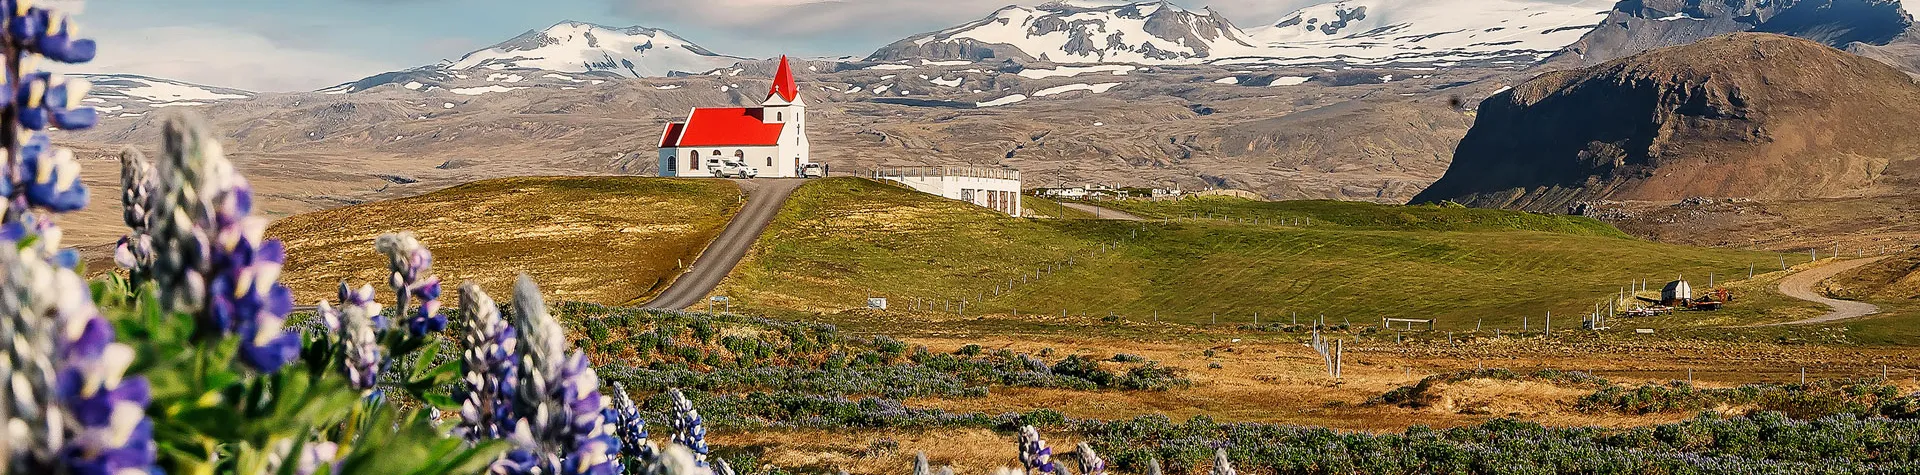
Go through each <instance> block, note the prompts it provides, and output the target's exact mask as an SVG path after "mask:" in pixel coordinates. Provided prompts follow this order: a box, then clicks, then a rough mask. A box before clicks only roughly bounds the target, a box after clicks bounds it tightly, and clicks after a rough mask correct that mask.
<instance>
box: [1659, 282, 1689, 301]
mask: <svg viewBox="0 0 1920 475" xmlns="http://www.w3.org/2000/svg"><path fill="white" fill-rule="evenodd" d="M1692 301H1693V286H1692V285H1689V284H1687V280H1686V279H1680V280H1675V281H1673V282H1668V283H1667V286H1666V287H1661V288H1660V305H1666V306H1669V307H1673V306H1685V305H1687V303H1689V302H1692Z"/></svg>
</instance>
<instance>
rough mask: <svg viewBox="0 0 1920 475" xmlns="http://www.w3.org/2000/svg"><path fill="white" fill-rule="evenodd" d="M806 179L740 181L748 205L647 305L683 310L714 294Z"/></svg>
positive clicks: (648, 306)
mask: <svg viewBox="0 0 1920 475" xmlns="http://www.w3.org/2000/svg"><path fill="white" fill-rule="evenodd" d="M803 183H806V180H795V179H755V180H746V181H741V182H740V189H741V190H744V191H746V192H747V204H746V206H743V207H741V208H740V214H737V215H734V217H733V221H732V222H729V223H727V228H726V229H725V230H722V231H720V236H719V237H715V238H713V243H711V244H708V245H707V250H706V251H705V252H702V253H700V258H699V259H698V260H695V261H693V268H692V269H691V270H689V271H687V273H685V274H681V275H680V278H678V279H675V280H674V281H673V284H672V285H671V286H668V287H667V290H666V291H665V292H661V293H660V296H658V297H654V299H653V301H651V302H647V304H646V305H644V307H646V308H659V309H668V310H680V309H684V308H687V307H691V306H694V304H698V303H700V301H701V300H703V299H705V298H706V297H707V294H709V293H712V292H713V289H714V288H715V287H718V286H720V281H721V280H722V279H725V278H727V274H730V273H732V272H733V267H734V266H737V265H739V264H740V259H742V258H744V257H746V255H747V251H748V250H749V249H753V243H754V241H758V240H760V233H762V232H765V231H766V230H767V224H769V223H772V222H773V217H774V216H776V215H778V214H780V206H781V205H782V204H785V203H786V202H787V197H788V196H791V195H792V194H793V190H794V189H795V188H799V187H800V185H801V184H803Z"/></svg>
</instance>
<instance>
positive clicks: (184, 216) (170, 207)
mask: <svg viewBox="0 0 1920 475" xmlns="http://www.w3.org/2000/svg"><path fill="white" fill-rule="evenodd" d="M161 135H162V136H163V138H164V142H165V147H163V148H164V149H165V152H166V154H165V158H164V159H163V160H160V161H159V162H158V163H157V169H156V170H155V175H156V180H155V182H156V183H158V184H159V189H158V190H155V191H156V195H155V196H156V199H155V200H154V209H153V210H152V211H151V212H150V216H151V222H150V223H149V227H148V228H149V232H150V233H151V234H152V236H153V251H154V263H153V272H152V274H153V278H154V283H155V284H156V287H157V288H158V291H159V293H160V299H161V302H162V303H163V304H165V305H166V306H167V308H168V309H170V310H173V311H179V312H186V313H191V314H194V315H195V316H197V317H198V318H197V320H198V321H197V323H198V328H197V329H196V331H197V333H199V338H200V339H202V340H216V339H219V338H224V337H227V336H236V335H237V336H238V337H239V338H240V342H241V345H240V361H241V362H242V363H244V364H246V365H247V366H248V367H251V368H253V369H255V370H257V371H260V372H263V373H271V372H275V371H278V370H279V369H280V368H281V367H283V366H285V365H286V364H287V363H288V362H290V361H292V360H293V359H294V358H295V357H296V356H297V355H298V353H299V351H300V343H301V342H300V337H299V335H298V334H296V333H294V332H290V331H287V329H286V328H285V325H286V317H287V314H288V313H289V312H291V311H292V310H293V293H292V292H290V291H288V290H287V288H286V286H284V285H281V284H280V283H279V279H280V271H281V268H282V266H284V265H285V263H286V248H285V246H284V245H282V244H281V243H280V241H279V240H275V239H267V238H266V236H265V235H266V227H267V220H266V219H265V218H262V217H259V216H254V215H253V190H252V188H251V187H249V186H248V185H247V180H246V178H244V177H242V176H240V174H239V173H237V172H235V171H234V168H233V163H232V162H229V161H227V159H226V154H225V152H224V151H223V150H222V148H221V146H220V142H219V141H218V140H217V139H215V138H214V137H213V134H212V132H210V131H209V130H208V129H207V127H206V126H205V125H204V124H203V123H202V122H201V121H200V120H199V119H197V118H194V117H192V116H188V115H176V116H173V117H170V118H168V119H167V121H166V124H165V125H164V126H163V127H162V131H161Z"/></svg>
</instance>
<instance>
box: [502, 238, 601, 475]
mask: <svg viewBox="0 0 1920 475" xmlns="http://www.w3.org/2000/svg"><path fill="white" fill-rule="evenodd" d="M513 295H514V298H513V309H514V323H515V327H516V328H517V329H518V331H520V332H522V334H521V335H522V338H521V339H520V340H519V343H520V348H519V356H520V358H521V360H520V365H519V367H518V369H519V371H520V378H519V385H518V386H517V387H515V393H516V397H515V401H516V402H515V411H514V413H515V414H517V415H519V416H520V419H519V420H518V421H517V423H516V424H515V427H514V435H513V436H512V437H510V438H509V440H512V441H514V442H515V443H516V445H518V446H520V448H521V449H523V450H535V451H538V455H539V456H540V458H544V459H546V460H549V461H554V460H558V461H559V462H560V463H559V464H557V465H555V466H560V467H569V468H571V469H574V470H580V471H583V472H587V473H603V471H607V470H611V471H612V472H610V473H617V472H619V471H620V460H619V457H617V455H618V454H619V453H620V440H619V438H618V437H617V436H616V434H617V433H618V429H617V428H616V427H614V426H613V425H612V424H608V423H607V419H606V402H605V401H604V400H603V398H601V396H600V377H599V375H598V374H597V373H595V372H594V370H593V366H592V365H591V364H590V363H589V362H588V361H587V356H586V353H582V352H579V351H575V352H573V353H572V354H571V355H567V354H566V349H567V348H566V340H565V338H566V330H565V329H563V328H561V327H560V322H559V321H556V320H554V318H553V316H552V315H550V314H548V313H547V307H546V301H545V299H543V298H542V297H541V296H540V287H539V286H537V285H534V283H533V279H531V278H528V277H527V276H526V275H524V274H523V275H521V276H520V279H519V281H518V282H516V283H515V284H514V288H513ZM563 357H564V358H565V359H562V358H563ZM529 444H531V445H529ZM562 457H564V460H562V459H561V458H562Z"/></svg>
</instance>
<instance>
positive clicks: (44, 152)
mask: <svg viewBox="0 0 1920 475" xmlns="http://www.w3.org/2000/svg"><path fill="white" fill-rule="evenodd" d="M20 171H21V172H22V173H24V174H26V175H28V176H27V177H24V178H28V179H27V180H25V183H23V185H25V190H24V191H25V192H26V199H27V204H28V205H29V206H34V207H39V208H43V209H47V210H50V211H53V212H55V213H66V212H71V211H75V210H79V209H81V208H85V207H87V187H86V185H83V184H81V183H80V162H79V161H76V160H74V159H73V151H72V150H67V149H65V148H58V147H54V146H53V143H52V142H51V141H49V140H48V139H47V136H46V134H42V133H37V132H36V133H32V134H31V135H30V137H29V138H28V139H27V143H26V144H23V145H21V146H20Z"/></svg>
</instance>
